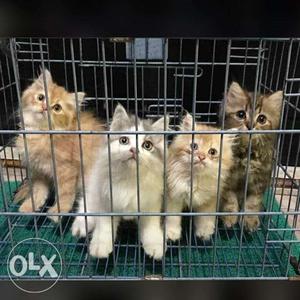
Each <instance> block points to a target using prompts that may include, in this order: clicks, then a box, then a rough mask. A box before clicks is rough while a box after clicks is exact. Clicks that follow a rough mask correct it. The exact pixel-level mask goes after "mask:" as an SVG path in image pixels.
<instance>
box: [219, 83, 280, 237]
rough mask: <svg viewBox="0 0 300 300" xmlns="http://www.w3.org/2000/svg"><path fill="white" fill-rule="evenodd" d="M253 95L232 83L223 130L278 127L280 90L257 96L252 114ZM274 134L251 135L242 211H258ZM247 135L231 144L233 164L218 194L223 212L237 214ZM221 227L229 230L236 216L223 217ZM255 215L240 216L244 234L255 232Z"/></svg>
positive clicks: (243, 185) (268, 168)
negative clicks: (226, 180) (242, 219)
mask: <svg viewBox="0 0 300 300" xmlns="http://www.w3.org/2000/svg"><path fill="white" fill-rule="evenodd" d="M253 96H254V95H253V93H249V92H247V91H246V90H244V89H242V88H241V87H240V85H239V84H238V83H236V82H233V83H232V84H231V85H230V87H229V90H228V93H227V103H226V107H225V108H224V107H223V108H222V110H224V111H225V123H224V125H225V128H238V129H240V130H248V129H250V126H251V120H252V126H253V129H254V130H274V129H278V128H279V123H280V112H281V106H282V101H283V93H282V91H277V92H275V93H273V94H270V95H257V97H256V105H255V109H254V112H253V108H252V107H253V104H254V99H253ZM275 138H276V135H275V134H253V135H252V146H251V157H250V161H249V169H248V171H249V178H248V186H247V198H246V202H245V211H247V212H259V211H260V209H261V204H262V200H263V194H264V192H265V190H266V188H267V187H268V185H269V181H270V177H271V170H272V156H273V149H274V146H275V145H274V142H275ZM248 142H249V135H248V134H241V135H240V136H239V138H238V141H237V143H236V144H235V145H234V148H233V151H234V158H235V164H234V165H233V167H232V169H231V172H230V173H231V175H230V177H229V178H228V183H227V185H226V189H225V190H224V192H223V194H222V206H223V211H225V212H238V211H239V209H240V208H241V203H242V202H243V199H244V190H245V179H246V167H247V158H248ZM222 219H223V221H224V224H225V226H227V227H228V228H230V227H232V226H233V225H234V224H235V223H237V220H238V217H237V216H224V217H223V218H222ZM259 224H260V221H259V218H258V216H256V215H251V216H250V215H249V216H245V217H244V226H245V228H246V230H248V231H255V230H256V229H257V228H258V227H259Z"/></svg>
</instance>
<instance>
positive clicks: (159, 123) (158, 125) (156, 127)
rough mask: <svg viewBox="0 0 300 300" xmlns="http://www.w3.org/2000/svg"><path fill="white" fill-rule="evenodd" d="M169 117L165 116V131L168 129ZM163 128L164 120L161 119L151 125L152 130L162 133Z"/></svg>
mask: <svg viewBox="0 0 300 300" xmlns="http://www.w3.org/2000/svg"><path fill="white" fill-rule="evenodd" d="M169 119H170V118H169V116H168V115H167V116H166V130H168V129H169ZM164 127H165V118H164V117H162V118H160V119H158V120H157V121H155V122H154V123H153V124H152V128H153V130H156V131H163V130H164Z"/></svg>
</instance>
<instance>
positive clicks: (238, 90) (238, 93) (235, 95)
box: [226, 81, 246, 104]
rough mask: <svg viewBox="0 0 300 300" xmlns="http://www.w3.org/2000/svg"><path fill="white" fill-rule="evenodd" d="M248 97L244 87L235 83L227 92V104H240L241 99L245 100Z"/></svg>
mask: <svg viewBox="0 0 300 300" xmlns="http://www.w3.org/2000/svg"><path fill="white" fill-rule="evenodd" d="M245 96H246V94H245V91H244V90H243V89H242V87H241V86H240V85H239V84H238V83H237V82H236V81H233V82H232V83H231V84H230V86H229V89H228V92H227V95H226V97H227V103H232V104H234V103H237V102H240V100H241V99H244V98H245Z"/></svg>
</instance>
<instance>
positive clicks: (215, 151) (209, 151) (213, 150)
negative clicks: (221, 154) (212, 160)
mask: <svg viewBox="0 0 300 300" xmlns="http://www.w3.org/2000/svg"><path fill="white" fill-rule="evenodd" d="M217 153H218V151H217V150H216V149H215V148H210V149H209V150H208V154H209V155H212V156H214V155H216V154H217Z"/></svg>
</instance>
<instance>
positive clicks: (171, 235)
mask: <svg viewBox="0 0 300 300" xmlns="http://www.w3.org/2000/svg"><path fill="white" fill-rule="evenodd" d="M166 234H167V238H168V239H170V240H171V241H173V242H175V241H177V240H179V239H180V238H181V226H174V225H166Z"/></svg>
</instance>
